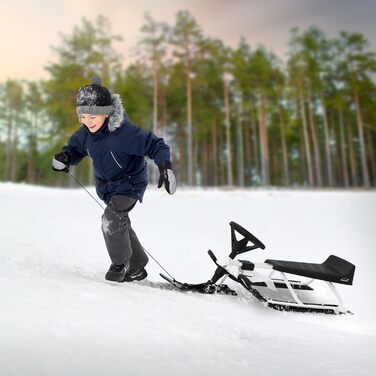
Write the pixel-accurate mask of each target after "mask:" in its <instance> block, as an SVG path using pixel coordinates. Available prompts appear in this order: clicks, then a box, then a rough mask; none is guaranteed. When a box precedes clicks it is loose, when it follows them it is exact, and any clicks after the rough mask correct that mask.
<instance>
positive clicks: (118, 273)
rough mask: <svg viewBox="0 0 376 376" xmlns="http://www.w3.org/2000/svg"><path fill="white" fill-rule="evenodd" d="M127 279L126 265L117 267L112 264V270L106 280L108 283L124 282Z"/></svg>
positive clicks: (109, 270)
mask: <svg viewBox="0 0 376 376" xmlns="http://www.w3.org/2000/svg"><path fill="white" fill-rule="evenodd" d="M124 277H125V264H121V265H115V264H111V266H110V269H108V272H107V273H106V276H105V278H106V279H107V281H113V282H124Z"/></svg>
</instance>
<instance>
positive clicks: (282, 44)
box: [0, 0, 376, 82]
mask: <svg viewBox="0 0 376 376" xmlns="http://www.w3.org/2000/svg"><path fill="white" fill-rule="evenodd" d="M183 9H187V10H188V11H189V12H190V13H191V14H192V15H193V16H194V17H195V18H196V20H197V22H198V24H199V25H200V26H201V27H202V29H203V31H204V34H205V35H206V36H211V37H215V38H219V39H221V40H223V42H224V43H225V44H226V45H228V46H230V47H236V46H237V44H238V42H239V40H240V38H241V37H242V36H244V37H245V38H246V39H247V40H248V41H249V43H250V45H251V47H257V46H258V45H260V44H262V45H264V46H265V47H266V48H267V49H268V50H270V51H273V52H274V53H276V54H277V55H278V56H279V57H280V58H284V57H285V55H286V52H287V48H288V41H289V35H290V29H291V28H292V27H299V28H300V29H301V30H305V29H307V28H308V27H309V26H311V25H315V26H318V27H319V28H321V29H322V30H323V31H324V32H325V33H326V34H327V35H328V37H335V36H337V35H338V33H339V31H342V30H346V31H350V32H361V33H363V34H364V35H365V36H366V38H367V39H368V40H369V42H370V48H371V49H372V50H376V22H375V14H376V1H374V0H357V1H353V0H173V1H172V0H137V1H135V0H132V1H129V0H105V1H104V0H79V1H77V0H60V1H58V0H33V1H32V0H0V17H1V18H0V20H1V22H0V46H1V59H0V82H4V81H5V80H7V79H27V80H38V79H46V78H48V72H47V71H46V70H45V69H44V67H45V66H46V65H47V64H48V62H53V61H57V56H56V54H55V53H54V52H53V50H52V48H51V47H52V46H54V47H57V46H59V45H61V41H62V39H61V34H65V35H69V34H71V32H72V30H73V28H74V26H76V25H80V23H81V19H82V18H83V17H86V18H87V19H89V20H90V21H93V22H94V21H95V19H96V17H97V16H98V15H100V14H101V15H104V16H105V17H107V18H108V19H109V20H110V22H111V25H112V31H113V33H115V34H120V35H121V36H122V37H123V41H122V42H116V44H115V45H114V46H115V48H116V50H117V51H119V52H120V53H121V54H122V56H123V59H124V66H126V65H128V64H129V63H130V62H131V61H132V59H134V57H133V55H132V51H133V50H134V47H135V46H136V45H137V42H138V40H139V38H140V35H141V34H140V28H141V26H142V24H143V17H144V14H145V12H146V11H149V12H150V13H151V15H152V17H153V18H154V19H156V20H157V21H164V22H167V23H168V24H170V25H173V24H174V21H175V16H176V13H177V12H178V11H179V10H183Z"/></svg>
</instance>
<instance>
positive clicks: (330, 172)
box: [320, 93, 333, 187]
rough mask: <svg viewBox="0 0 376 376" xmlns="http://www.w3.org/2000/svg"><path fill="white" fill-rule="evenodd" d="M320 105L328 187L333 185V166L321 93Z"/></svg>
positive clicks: (326, 118) (326, 117)
mask: <svg viewBox="0 0 376 376" xmlns="http://www.w3.org/2000/svg"><path fill="white" fill-rule="evenodd" d="M320 99H321V107H322V113H323V120H324V139H325V159H326V167H327V172H328V185H329V187H332V186H333V168H332V156H331V151H330V134H329V125H328V116H327V113H326V107H325V102H324V96H323V94H322V93H321V95H320Z"/></svg>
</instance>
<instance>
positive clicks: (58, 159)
mask: <svg viewBox="0 0 376 376" xmlns="http://www.w3.org/2000/svg"><path fill="white" fill-rule="evenodd" d="M70 161H71V156H70V154H69V153H67V152H64V151H62V152H61V153H57V154H55V155H54V157H53V159H52V169H53V170H54V171H60V172H69V162H70Z"/></svg>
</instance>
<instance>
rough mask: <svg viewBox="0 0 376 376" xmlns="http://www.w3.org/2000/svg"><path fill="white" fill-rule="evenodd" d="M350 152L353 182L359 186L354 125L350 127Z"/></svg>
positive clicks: (353, 184)
mask: <svg viewBox="0 0 376 376" xmlns="http://www.w3.org/2000/svg"><path fill="white" fill-rule="evenodd" d="M349 152H350V153H349V154H350V171H351V183H352V186H353V187H357V186H358V171H357V168H356V159H355V152H354V142H353V133H352V127H351V126H350V127H349Z"/></svg>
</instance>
